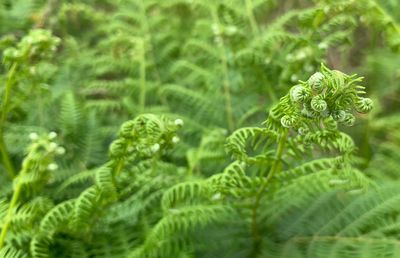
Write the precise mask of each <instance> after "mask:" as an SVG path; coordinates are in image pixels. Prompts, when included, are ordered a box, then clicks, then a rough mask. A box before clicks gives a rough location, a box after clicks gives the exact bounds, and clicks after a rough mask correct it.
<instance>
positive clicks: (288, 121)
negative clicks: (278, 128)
mask: <svg viewBox="0 0 400 258" xmlns="http://www.w3.org/2000/svg"><path fill="white" fill-rule="evenodd" d="M295 123H296V120H295V119H294V117H291V116H289V115H285V116H283V117H282V118H281V124H282V126H284V127H286V128H291V127H293V126H294V124H295Z"/></svg>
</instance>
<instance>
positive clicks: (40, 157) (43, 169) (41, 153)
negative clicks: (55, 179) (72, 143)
mask: <svg viewBox="0 0 400 258" xmlns="http://www.w3.org/2000/svg"><path fill="white" fill-rule="evenodd" d="M56 137H57V133H56V132H50V133H49V134H48V135H39V134H37V133H35V132H32V133H30V134H29V138H30V140H31V144H30V145H29V146H28V155H27V156H26V158H25V159H24V161H23V163H22V171H24V173H30V172H32V171H36V173H37V174H38V175H41V176H42V177H43V178H47V177H48V176H49V172H52V171H55V170H57V169H58V165H57V164H56V163H55V158H56V156H60V155H63V154H64V153H65V149H64V148H63V147H62V146H59V145H58V144H57V143H56V142H55V141H54V140H55V139H56Z"/></svg>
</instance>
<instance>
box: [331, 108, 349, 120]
mask: <svg viewBox="0 0 400 258" xmlns="http://www.w3.org/2000/svg"><path fill="white" fill-rule="evenodd" d="M332 117H333V119H335V120H336V121H337V122H340V123H341V122H343V121H344V119H345V118H346V112H345V111H343V110H337V111H334V112H333V113H332Z"/></svg>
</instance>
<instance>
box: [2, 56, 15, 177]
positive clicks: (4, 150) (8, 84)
mask: <svg viewBox="0 0 400 258" xmlns="http://www.w3.org/2000/svg"><path fill="white" fill-rule="evenodd" d="M16 71H17V63H13V64H12V65H11V68H10V70H9V72H8V78H7V82H6V86H5V91H4V95H3V101H2V103H3V104H2V107H1V116H0V152H1V159H2V161H3V165H4V167H5V169H6V171H7V173H8V175H9V177H10V178H14V176H15V168H14V166H13V164H12V162H11V159H10V156H9V154H8V150H7V147H6V145H5V142H4V123H5V121H6V117H7V113H8V108H9V105H10V96H11V89H12V86H13V85H14V77H15V73H16Z"/></svg>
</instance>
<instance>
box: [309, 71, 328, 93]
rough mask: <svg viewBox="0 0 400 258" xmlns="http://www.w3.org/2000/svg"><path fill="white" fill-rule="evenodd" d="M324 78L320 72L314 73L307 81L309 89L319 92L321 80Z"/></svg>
mask: <svg viewBox="0 0 400 258" xmlns="http://www.w3.org/2000/svg"><path fill="white" fill-rule="evenodd" d="M324 78H325V76H324V75H323V74H322V73H320V72H316V73H314V74H313V75H311V76H310V78H309V79H308V81H307V82H308V85H310V87H311V89H313V90H316V91H320V90H321V89H322V87H323V84H322V83H323V80H324Z"/></svg>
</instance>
